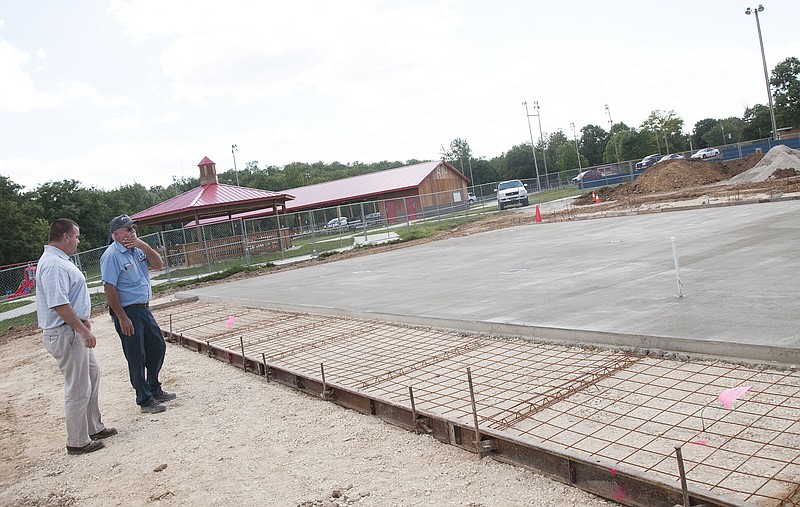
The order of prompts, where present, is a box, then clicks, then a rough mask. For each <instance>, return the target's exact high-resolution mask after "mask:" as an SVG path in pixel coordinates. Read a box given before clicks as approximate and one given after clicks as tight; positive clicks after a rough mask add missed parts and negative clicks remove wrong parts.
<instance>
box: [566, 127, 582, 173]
mask: <svg viewBox="0 0 800 507" xmlns="http://www.w3.org/2000/svg"><path fill="white" fill-rule="evenodd" d="M569 126H570V127H572V137H573V138H575V154H576V155H577V156H578V172H580V171H582V170H583V168H582V167H581V152H580V151H578V134H576V133H575V122H570V124H569Z"/></svg>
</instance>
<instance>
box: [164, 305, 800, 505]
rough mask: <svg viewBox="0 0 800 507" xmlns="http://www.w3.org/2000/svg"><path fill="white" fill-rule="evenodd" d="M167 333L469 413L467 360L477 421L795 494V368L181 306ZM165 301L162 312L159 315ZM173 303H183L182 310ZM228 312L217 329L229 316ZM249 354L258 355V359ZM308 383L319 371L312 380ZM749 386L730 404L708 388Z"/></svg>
mask: <svg viewBox="0 0 800 507" xmlns="http://www.w3.org/2000/svg"><path fill="white" fill-rule="evenodd" d="M188 308H190V309H191V311H186V308H184V307H181V309H180V310H179V311H180V312H181V313H177V314H172V320H173V326H174V328H175V329H176V331H175V332H176V333H180V332H184V333H186V334H190V335H191V337H192V338H194V339H198V340H200V341H209V342H211V343H213V345H214V346H215V347H218V348H222V349H226V350H229V351H234V352H238V351H240V345H241V344H240V341H239V339H240V337H241V339H242V340H243V342H244V347H245V355H246V356H247V357H248V358H250V359H251V360H255V361H257V362H260V361H261V358H262V357H266V362H267V363H268V364H269V365H270V366H275V367H279V368H282V369H284V370H287V371H292V372H294V373H295V374H298V375H303V376H305V377H307V378H313V379H320V368H319V365H320V364H324V368H325V376H326V381H327V384H328V385H329V386H338V387H342V388H347V389H350V390H354V391H358V392H362V393H365V394H367V395H369V396H371V397H374V398H375V399H381V400H386V401H389V402H392V403H396V404H400V405H403V406H408V405H410V401H409V399H408V387H409V386H411V387H412V388H413V389H414V398H415V401H416V409H417V410H418V411H422V412H428V413H431V414H436V415H438V416H441V417H443V418H447V419H451V420H459V421H464V422H469V424H470V425H472V423H471V421H472V409H471V405H470V398H469V391H468V387H467V382H466V368H467V367H470V368H471V370H472V376H473V381H474V386H475V392H476V403H477V410H478V414H479V422H480V424H481V426H483V427H485V428H493V429H494V430H496V431H501V432H504V433H507V434H509V435H511V436H514V437H516V438H518V439H520V440H522V441H529V442H531V443H532V444H533V445H535V444H536V443H539V442H547V443H549V444H551V445H555V446H558V447H561V448H564V449H568V450H571V451H573V452H577V453H580V454H582V455H586V456H587V457H595V458H603V459H604V460H606V461H608V462H611V463H616V464H618V465H619V466H620V467H625V468H629V469H632V470H637V471H640V472H644V473H651V474H655V475H658V476H660V477H661V478H666V479H667V480H675V481H676V482H677V480H678V471H677V466H676V462H675V447H676V446H681V448H682V453H683V459H684V462H685V466H686V475H687V477H688V480H689V483H690V484H692V485H693V486H696V487H702V488H704V489H707V490H709V491H712V492H715V493H717V494H722V495H726V496H731V497H734V498H737V499H739V500H743V501H748V502H755V503H757V504H758V505H770V506H772V505H774V506H784V505H795V504H794V502H793V501H792V500H791V498H792V497H793V495H795V494H796V492H797V489H798V477H800V450H799V449H800V422H798V421H800V375H798V374H797V373H795V372H782V371H765V370H755V369H751V368H746V367H743V366H736V365H732V364H726V363H721V362H700V361H692V362H679V361H670V360H665V359H655V358H642V357H634V356H630V355H628V354H624V353H622V352H615V351H610V350H586V349H583V348H578V347H565V346H556V345H546V344H538V343H531V342H528V341H524V340H516V339H500V338H492V337H486V336H481V337H476V336H467V335H463V334H459V333H456V332H450V331H442V330H435V329H428V328H417V327H412V326H406V325H401V324H392V323H387V322H377V321H365V320H357V319H350V318H343V317H326V316H319V315H308V314H299V313H289V312H277V311H272V310H265V309H251V308H248V309H243V308H240V307H234V306H228V305H218V304H203V303H195V304H193V305H192V306H191V307H188ZM173 311H175V310H174V309H167V310H165V311H164V312H165V315H160V314H159V318H160V319H161V320H164V319H165V318H166V313H169V312H173ZM184 312H185V313H184ZM231 315H233V316H236V322H235V323H234V324H233V325H231V326H230V327H229V328H226V327H225V326H226V323H227V321H228V319H229V316H231ZM262 354H263V356H262ZM320 380H321V379H320ZM743 385H747V386H752V389H751V390H750V391H749V392H747V393H746V394H745V395H744V396H742V397H741V398H740V399H739V401H738V402H736V403H735V404H734V405H733V407H732V408H731V409H725V408H723V407H722V405H721V404H720V403H719V401H718V400H717V396H718V395H719V393H720V392H721V391H723V390H725V389H728V388H732V387H737V386H743Z"/></svg>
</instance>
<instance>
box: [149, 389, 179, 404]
mask: <svg viewBox="0 0 800 507" xmlns="http://www.w3.org/2000/svg"><path fill="white" fill-rule="evenodd" d="M177 397H178V395H177V394H175V393H168V392H166V391H161V394H159V395H158V396H153V398H155V400H156V401H160V402H164V401H170V400H174V399H175V398H177Z"/></svg>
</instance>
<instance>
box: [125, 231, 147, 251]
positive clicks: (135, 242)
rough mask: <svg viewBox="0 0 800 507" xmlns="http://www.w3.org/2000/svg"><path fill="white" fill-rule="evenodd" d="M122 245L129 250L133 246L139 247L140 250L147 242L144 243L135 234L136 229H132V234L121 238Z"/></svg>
mask: <svg viewBox="0 0 800 507" xmlns="http://www.w3.org/2000/svg"><path fill="white" fill-rule="evenodd" d="M122 246H124V247H125V248H127V249H128V250H131V249H133V248H141V249H142V250H144V247H145V246H147V243H145V242H144V240H142V239H140V238H139V237H138V236H137V235H136V231H134V232H133V234H131V235H130V236H128V237H127V238H125V239H123V240H122Z"/></svg>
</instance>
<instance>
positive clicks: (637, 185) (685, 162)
mask: <svg viewBox="0 0 800 507" xmlns="http://www.w3.org/2000/svg"><path fill="white" fill-rule="evenodd" d="M763 158H764V155H762V154H760V153H755V154H752V155H747V156H746V157H743V158H739V159H736V160H724V161H719V162H715V161H710V160H704V159H693V158H682V159H674V160H668V161H665V162H661V163H658V164H656V165H654V166H652V167H650V168H649V169H647V170H646V171H645V172H644V173H642V174H641V175H640V176H639V177H638V178H636V179H635V180H634V181H633V182H632V183H626V184H624V185H620V186H619V187H616V188H608V187H603V188H600V189H594V192H596V193H597V195H598V196H600V199H601V201H602V202H606V201H614V200H625V199H629V198H630V197H632V196H642V195H647V194H656V193H664V192H674V191H676V190H682V189H685V188H694V187H701V186H704V185H713V184H715V183H718V182H722V181H725V182H726V183H727V181H726V180H728V179H730V178H731V177H734V176H736V175H738V174H741V173H744V172H745V171H747V170H749V169H751V168H753V167H754V166H756V165H757V164H758V163H759V162H761V160H762V159H763ZM575 204H577V205H579V206H580V205H590V204H594V201H593V200H592V192H591V191H589V192H588V193H586V194H585V195H582V196H580V197H578V198H577V199H576V200H575Z"/></svg>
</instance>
